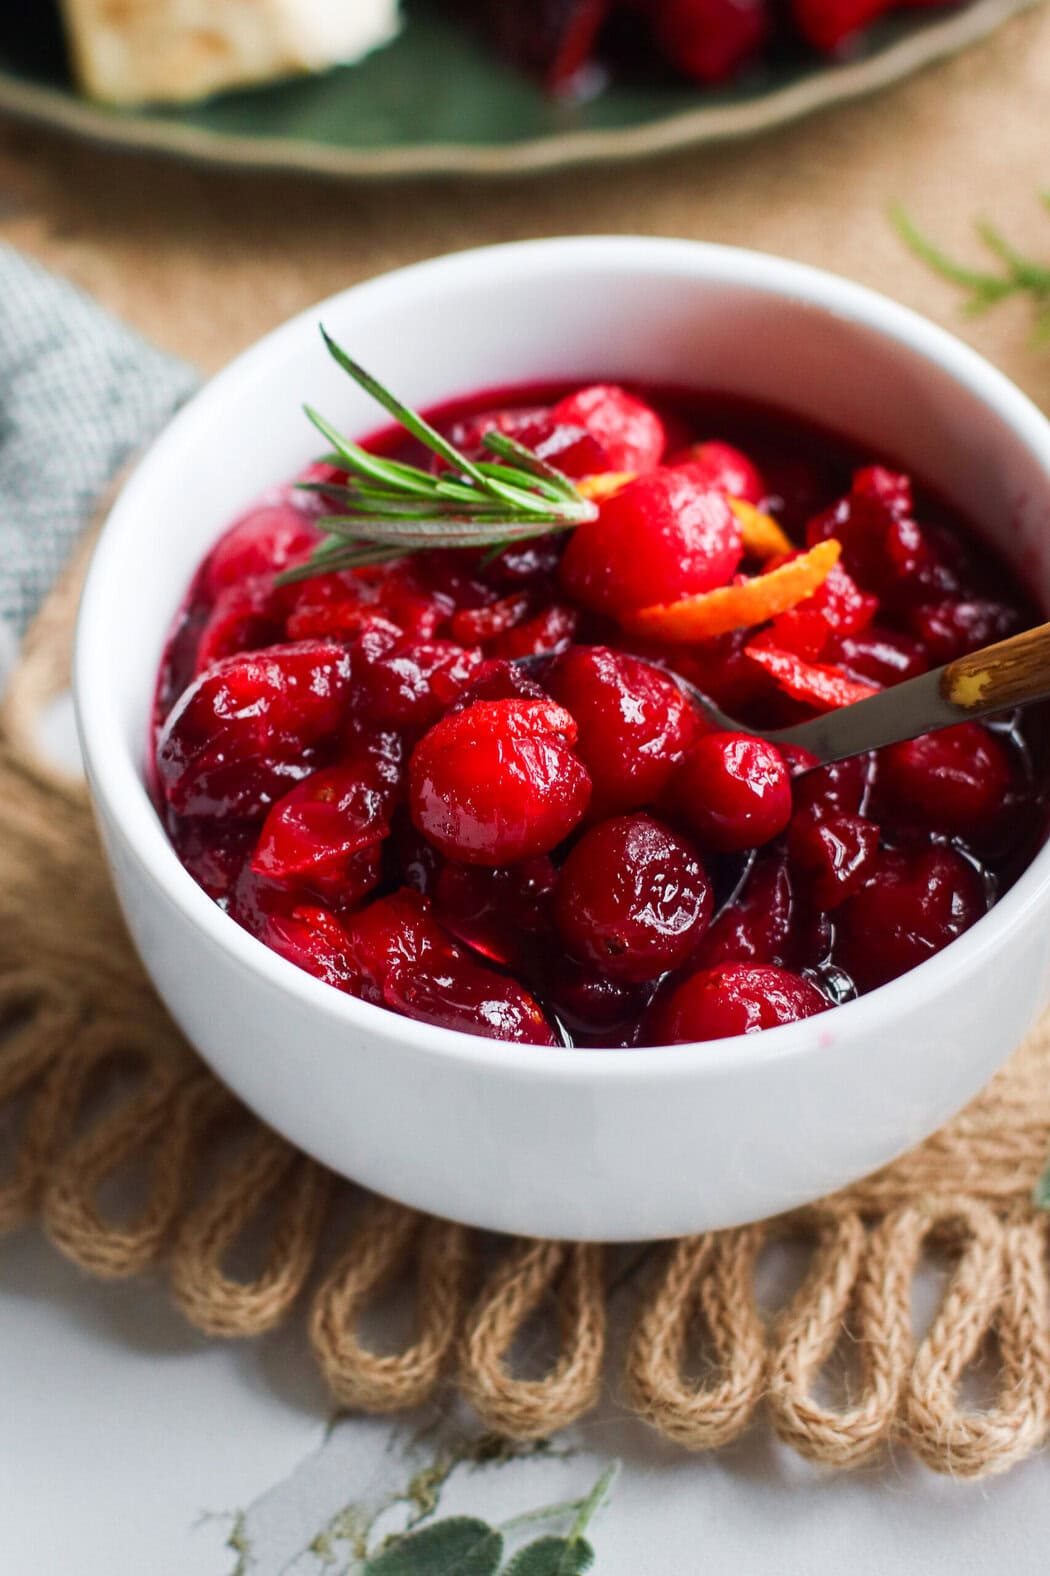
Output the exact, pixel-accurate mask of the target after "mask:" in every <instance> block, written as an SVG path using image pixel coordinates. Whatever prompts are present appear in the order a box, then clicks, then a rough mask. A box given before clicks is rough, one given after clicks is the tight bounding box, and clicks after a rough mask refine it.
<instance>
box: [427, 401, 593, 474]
mask: <svg viewBox="0 0 1050 1576" xmlns="http://www.w3.org/2000/svg"><path fill="white" fill-rule="evenodd" d="M487 432H501V433H503V434H504V436H505V437H508V438H514V439H515V440H516V441H517V442H518V443H522V444H524V445H525V447H526V448H527V449H531V450H532V452H533V453H534V454H537V455H538V456H539V458H540V459H541V460H546V461H547V463H548V464H549V465H554V466H556V467H557V469H558V470H559V471H561V472H562V473H563V474H564V475H566V476H572V477H579V476H593V475H595V474H596V473H597V472H599V471H608V470H618V469H620V467H619V466H614V465H612V464H610V461H609V456H608V455H607V454H606V452H605V448H604V445H603V444H602V442H601V440H600V438H599V437H598V436H597V435H596V434H594V433H592V432H590V431H588V429H587V426H586V424H585V423H584V422H582V421H576V420H571V419H570V420H565V419H564V418H562V417H560V416H559V415H558V412H557V407H555V409H554V410H549V409H548V408H547V407H546V406H539V407H530V408H528V409H525V410H490V411H482V412H481V413H480V414H478V415H477V416H470V417H468V418H467V420H465V421H461V422H457V423H456V424H455V426H453V428H452V429H451V431H450V433H449V438H450V441H451V442H452V443H453V444H454V445H455V447H456V448H457V449H458V450H459V452H460V453H461V454H465V455H466V457H467V459H468V460H479V459H491V458H492V456H491V454H489V452H488V451H487V450H486V449H485V448H484V447H483V445H482V441H481V440H482V439H483V438H484V436H485V434H486V433H487Z"/></svg>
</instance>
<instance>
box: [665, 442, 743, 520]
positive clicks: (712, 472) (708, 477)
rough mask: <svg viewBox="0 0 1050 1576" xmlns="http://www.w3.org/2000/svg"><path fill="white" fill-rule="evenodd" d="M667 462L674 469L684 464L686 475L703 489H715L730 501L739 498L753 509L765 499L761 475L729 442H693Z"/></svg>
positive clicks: (741, 451) (740, 451)
mask: <svg viewBox="0 0 1050 1576" xmlns="http://www.w3.org/2000/svg"><path fill="white" fill-rule="evenodd" d="M670 463H671V464H672V465H674V466H676V467H677V466H680V465H681V466H685V465H687V466H688V467H689V473H690V475H691V476H693V477H695V478H696V479H697V480H698V481H700V482H702V484H703V485H704V486H705V487H717V488H719V490H720V491H722V492H724V493H728V495H729V497H730V498H742V499H743V500H744V502H745V503H752V504H754V505H755V506H756V507H757V506H758V505H759V504H760V503H761V502H762V501H763V499H764V498H765V496H766V491H767V489H766V484H765V482H764V481H763V480H762V473H761V472H760V471H759V469H758V467H757V466H756V465H754V464H753V463H752V461H751V460H749V459H748V457H747V455H746V454H745V453H744V452H743V450H742V449H735V448H734V447H733V445H732V444H731V443H720V442H718V441H717V440H711V441H709V442H707V443H694V444H691V445H690V447H689V448H688V449H683V450H682V452H681V453H680V454H676V455H675V457H674V459H673V460H672V461H671V462H670Z"/></svg>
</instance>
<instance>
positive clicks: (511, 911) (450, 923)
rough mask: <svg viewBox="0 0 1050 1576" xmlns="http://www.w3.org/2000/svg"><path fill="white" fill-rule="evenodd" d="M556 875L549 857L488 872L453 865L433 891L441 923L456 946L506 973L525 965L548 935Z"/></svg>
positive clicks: (538, 855) (446, 868)
mask: <svg viewBox="0 0 1050 1576" xmlns="http://www.w3.org/2000/svg"><path fill="white" fill-rule="evenodd" d="M557 881H558V872H557V870H556V869H555V867H554V864H553V862H552V861H551V860H550V859H548V858H547V856H546V855H545V854H537V855H535V856H534V857H533V858H531V859H525V860H523V861H522V862H521V864H517V865H506V866H504V867H502V868H495V869H486V868H485V867H484V866H481V865H461V864H456V863H454V862H453V861H451V860H450V861H449V862H448V863H447V864H446V865H445V866H444V867H443V869H442V871H441V874H440V875H439V877H438V879H437V883H436V886H435V888H434V903H435V907H436V909H437V912H438V915H439V917H440V919H441V922H442V924H443V925H444V926H445V928H446V930H448V931H449V932H450V933H451V934H452V935H453V936H455V937H456V939H457V941H462V942H463V943H464V944H465V945H466V946H468V947H471V948H472V949H473V951H475V952H478V953H480V954H481V956H482V957H485V958H488V959H490V960H491V961H492V962H493V963H499V964H502V965H504V966H505V967H508V968H516V967H520V966H522V965H523V964H525V963H527V962H528V961H529V960H530V958H531V957H532V955H533V953H534V951H535V948H536V938H537V937H540V936H545V935H549V933H550V928H551V924H552V908H553V899H554V889H555V887H556V885H557Z"/></svg>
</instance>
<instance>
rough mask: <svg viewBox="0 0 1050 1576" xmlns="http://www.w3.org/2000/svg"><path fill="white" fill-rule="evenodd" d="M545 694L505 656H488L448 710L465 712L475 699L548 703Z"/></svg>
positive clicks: (542, 689)
mask: <svg viewBox="0 0 1050 1576" xmlns="http://www.w3.org/2000/svg"><path fill="white" fill-rule="evenodd" d="M548 698H549V697H548V695H547V691H546V690H545V689H544V688H543V687H542V685H540V684H537V683H536V680H535V679H533V678H530V677H529V675H528V673H526V671H525V669H524V668H523V667H522V666H521V665H520V664H519V663H517V662H510V661H508V660H507V658H506V657H489V658H486V660H485V661H484V662H483V663H482V664H481V666H480V668H479V669H478V670H477V672H476V673H475V675H474V677H473V678H472V679H471V681H470V683H469V684H468V685H467V688H466V689H465V690H464V691H463V693H462V694H461V695H459V696H457V698H456V699H455V700H454V701H453V702H452V705H451V706H450V708H449V710H450V711H465V710H466V709H467V707H468V706H473V704H474V702H475V701H476V700H547V699H548Z"/></svg>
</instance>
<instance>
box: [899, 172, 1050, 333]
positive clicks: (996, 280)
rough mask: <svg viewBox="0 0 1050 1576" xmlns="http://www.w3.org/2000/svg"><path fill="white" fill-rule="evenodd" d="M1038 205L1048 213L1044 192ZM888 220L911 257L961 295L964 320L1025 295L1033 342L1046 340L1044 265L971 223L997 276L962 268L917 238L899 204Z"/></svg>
mask: <svg viewBox="0 0 1050 1576" xmlns="http://www.w3.org/2000/svg"><path fill="white" fill-rule="evenodd" d="M1041 201H1042V203H1043V205H1044V206H1045V207H1046V208H1048V209H1050V192H1043V193H1042V194H1041ZM890 218H891V220H892V222H893V224H894V226H895V228H896V230H897V233H898V235H900V237H901V239H902V240H903V241H904V242H905V244H906V245H907V246H908V247H910V248H911V250H912V251H913V252H914V253H915V255H916V257H918V258H920V259H921V260H922V262H924V263H926V264H927V266H928V267H929V268H931V269H933V271H934V272H935V273H937V274H939V275H940V276H941V278H942V279H947V280H948V281H949V282H950V283H951V284H954V285H957V286H958V287H959V288H960V289H961V290H964V291H966V293H967V299H966V301H965V302H964V304H963V310H964V311H965V312H966V313H967V314H968V315H969V316H971V317H975V316H977V315H978V314H979V313H981V312H986V311H987V310H988V308H989V307H992V306H995V305H997V304H998V303H999V302H1000V301H1005V300H1007V299H1008V298H1009V297H1011V296H1027V297H1028V298H1029V299H1030V300H1031V302H1032V304H1033V306H1034V307H1035V311H1036V320H1035V331H1034V335H1033V338H1034V342H1035V343H1036V344H1044V343H1046V342H1047V341H1050V265H1046V264H1043V263H1039V262H1036V261H1034V260H1033V259H1032V258H1030V257H1026V256H1025V255H1024V254H1023V253H1021V252H1019V251H1017V249H1016V248H1015V247H1014V246H1012V245H1011V244H1010V242H1009V241H1007V239H1006V238H1005V236H1003V235H1002V234H1001V233H1000V232H999V231H998V230H997V229H996V228H995V226H994V225H992V224H990V223H989V222H988V220H986V219H979V220H977V221H976V223H975V226H974V228H975V229H976V231H977V235H978V237H979V238H980V240H981V241H982V242H983V244H984V246H985V247H986V248H987V250H988V251H989V252H991V254H992V256H993V257H994V258H996V260H997V261H998V262H999V264H1000V265H1001V267H1000V270H999V272H997V273H993V272H991V271H987V270H983V269H979V268H968V267H966V266H965V265H964V264H962V263H958V262H956V261H955V260H954V259H953V258H951V257H949V256H948V255H947V253H946V252H943V251H941V249H940V247H939V246H937V245H936V243H935V242H933V241H931V240H930V239H929V237H928V236H926V235H925V234H923V232H922V231H921V230H920V229H919V228H918V226H917V225H916V224H915V222H914V220H913V219H912V218H911V217H910V216H909V215H908V213H906V211H905V210H904V209H903V208H902V207H901V206H900V205H899V204H896V205H895V206H894V207H893V208H891V210H890Z"/></svg>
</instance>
